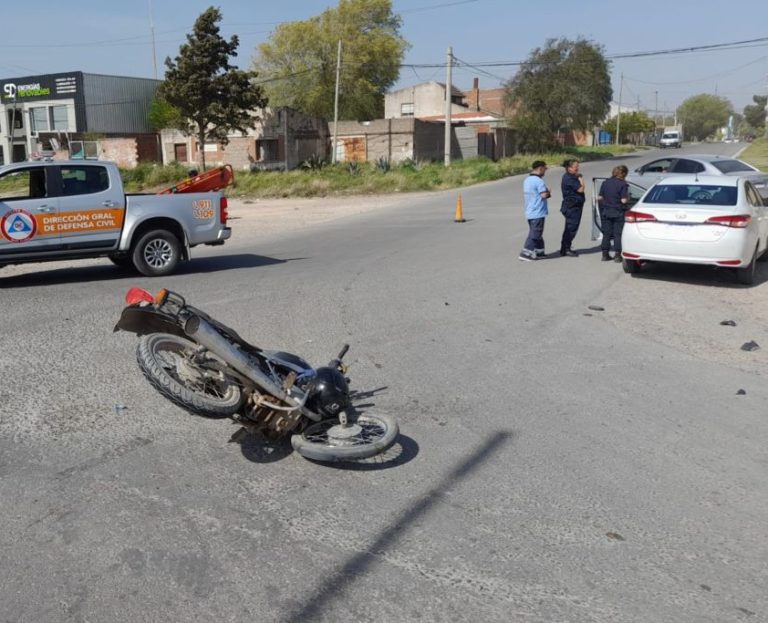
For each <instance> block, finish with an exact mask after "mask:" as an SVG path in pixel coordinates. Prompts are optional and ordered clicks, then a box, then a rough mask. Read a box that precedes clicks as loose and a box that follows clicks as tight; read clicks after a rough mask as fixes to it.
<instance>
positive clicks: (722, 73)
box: [624, 56, 768, 86]
mask: <svg viewBox="0 0 768 623" xmlns="http://www.w3.org/2000/svg"><path fill="white" fill-rule="evenodd" d="M766 58H768V56H761V57H760V58H757V59H755V60H753V61H750V62H749V63H745V64H744V65H739V66H738V67H733V68H731V69H726V70H724V71H721V72H718V73H716V74H712V75H711V76H705V77H704V78H696V79H695V80H674V81H670V82H648V81H646V80H638V79H636V78H628V77H627V76H624V79H625V80H631V81H632V82H637V83H639V84H650V85H654V86H655V85H665V84H694V83H696V82H706V81H707V80H712V79H713V78H720V77H721V76H725V75H728V74H730V73H733V72H734V71H738V70H740V69H744V68H745V67H749V66H751V65H756V64H757V63H760V62H762V61H764V60H765V59H766Z"/></svg>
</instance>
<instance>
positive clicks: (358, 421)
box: [291, 415, 399, 462]
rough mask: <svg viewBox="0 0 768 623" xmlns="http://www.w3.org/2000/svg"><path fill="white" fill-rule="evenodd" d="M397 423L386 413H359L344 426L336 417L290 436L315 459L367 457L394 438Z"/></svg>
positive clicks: (350, 459)
mask: <svg viewBox="0 0 768 623" xmlns="http://www.w3.org/2000/svg"><path fill="white" fill-rule="evenodd" d="M398 432H399V429H398V426H397V422H395V420H394V419H392V418H390V417H388V416H386V415H360V416H358V417H357V418H354V419H350V422H349V424H348V425H347V426H342V425H341V424H339V420H338V419H336V418H333V419H330V420H323V421H322V422H314V423H312V424H310V425H309V426H307V428H306V429H304V431H303V432H302V433H300V434H298V435H294V436H293V437H291V445H292V446H293V449H294V450H296V452H298V453H299V454H301V455H302V456H303V457H306V458H308V459H312V460H315V461H327V462H335V461H353V460H356V459H367V458H369V457H372V456H375V455H377V454H380V453H382V452H384V451H385V450H387V448H389V447H390V446H391V445H392V444H393V443H394V442H395V439H396V438H397V434H398Z"/></svg>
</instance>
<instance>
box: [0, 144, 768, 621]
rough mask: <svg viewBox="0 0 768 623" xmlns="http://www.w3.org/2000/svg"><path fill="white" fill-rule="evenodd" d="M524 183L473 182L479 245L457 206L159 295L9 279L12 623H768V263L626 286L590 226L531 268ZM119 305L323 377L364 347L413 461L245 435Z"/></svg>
mask: <svg viewBox="0 0 768 623" xmlns="http://www.w3.org/2000/svg"><path fill="white" fill-rule="evenodd" d="M738 147H739V146H738V145H714V146H712V145H710V146H706V149H705V148H704V147H703V146H698V147H697V146H693V147H686V148H684V149H683V150H682V151H677V152H675V153H685V152H691V153H693V152H702V151H706V152H712V151H713V150H715V149H716V150H720V151H723V152H724V153H733V152H735V151H736V150H737V149H738ZM654 156H656V154H655V153H653V152H646V153H644V154H642V155H641V156H638V157H626V158H624V159H622V160H620V162H625V163H627V164H628V165H630V167H634V166H635V164H637V165H639V164H641V163H642V162H644V161H647V160H649V159H651V158H652V157H654ZM613 164H614V163H613V162H602V163H592V164H586V165H583V167H582V170H583V172H584V173H585V174H586V175H587V176H594V175H604V174H606V173H608V174H609V172H610V168H611V166H612V165H613ZM559 178H560V170H557V169H554V170H551V171H550V172H549V173H548V176H547V180H548V182H549V183H550V184H551V185H552V186H553V187H554V188H556V189H557V188H559ZM521 185H522V177H515V178H510V179H507V180H503V181H501V182H495V183H490V184H485V185H481V186H477V187H474V188H471V189H467V190H465V191H464V192H463V204H464V214H465V217H466V218H467V222H466V223H464V224H455V223H454V222H453V210H454V205H455V193H439V194H435V195H430V196H426V197H424V196H420V197H418V198H415V199H414V201H413V204H412V205H410V206H409V207H407V208H402V207H400V208H397V209H395V208H392V209H390V208H383V209H380V210H376V211H373V212H369V213H366V214H361V215H355V216H352V217H349V218H345V219H340V220H337V221H333V222H331V223H326V224H321V225H318V226H317V227H314V228H312V229H311V230H303V231H301V232H298V233H294V234H291V233H284V234H280V235H274V236H270V237H268V238H264V237H263V236H262V237H259V236H253V237H249V236H247V235H238V229H237V227H238V222H237V221H234V222H233V227H234V228H235V233H234V236H233V239H232V240H231V242H230V243H228V244H227V245H226V246H225V247H223V248H220V249H208V250H204V251H201V252H199V253H195V259H194V260H193V261H192V262H190V263H189V264H188V265H187V266H185V268H184V269H183V270H182V271H181V272H180V273H179V274H177V275H174V276H172V277H170V278H167V279H163V280H162V283H160V282H158V281H157V280H149V279H145V278H137V277H134V276H130V275H127V274H126V273H124V272H120V271H118V270H116V269H115V268H113V267H112V266H111V265H109V264H108V263H106V262H103V261H101V262H82V263H80V264H77V265H76V267H73V268H60V267H53V268H51V267H46V266H45V265H39V266H36V267H32V268H31V269H27V270H25V271H24V272H23V273H21V274H17V275H14V274H10V275H8V274H6V275H5V276H4V275H3V272H0V317H1V318H2V332H1V333H0V340H1V344H2V348H1V349H0V500H1V501H2V504H1V505H0V522H1V524H2V526H3V529H2V531H0V570H2V573H0V621H3V622H6V621H7V622H14V623H15V622H30V623H45V622H49V621H50V622H61V621H66V622H69V621H72V622H100V621H109V622H123V621H125V622H128V621H131V622H133V621H162V622H168V621H184V622H187V623H191V622H193V621H201V622H203V621H205V622H207V621H214V620H215V621H247V620H249V621H260V622H261V621H327V622H329V623H330V622H334V623H335V622H363V621H371V622H373V621H376V622H379V621H430V622H431V621H441V622H442V621H467V622H477V621H499V622H507V621H523V622H532V623H533V622H554V621H569V622H571V621H573V622H580V623H581V622H611V623H616V622H630V621H632V622H644V623H647V622H654V623H656V622H659V623H660V622H666V621H669V622H673V621H674V622H675V623H682V622H688V621H690V622H697V623H701V622H713V623H714V622H717V623H722V622H725V621H742V620H750V621H758V620H768V590H766V586H768V562H767V561H768V545H766V543H768V539H767V538H766V537H767V536H768V485H767V484H766V478H765V473H766V467H767V466H768V447H767V446H766V443H765V440H766V434H767V433H768V415H766V413H767V412H768V411H767V410H766V406H767V405H768V387H767V386H766V383H765V377H766V373H765V369H766V368H765V363H766V362H768V360H767V359H766V358H765V355H764V354H763V351H762V350H761V351H757V352H755V353H746V352H743V351H740V350H739V346H740V345H741V343H742V341H746V338H747V337H752V338H754V339H756V341H757V342H758V343H760V341H761V339H762V338H763V336H765V339H764V340H763V344H764V346H768V335H766V325H763V324H762V323H761V322H758V321H757V320H756V318H762V316H759V315H755V314H760V313H765V312H762V310H763V309H764V308H765V307H766V306H764V305H762V304H759V305H758V304H757V303H756V301H758V300H762V298H765V297H766V295H765V294H763V290H765V289H766V288H767V286H766V285H765V283H764V281H765V280H766V279H768V271H767V270H766V268H765V266H764V265H763V266H761V268H760V271H761V272H760V278H759V279H758V281H759V284H760V285H758V286H755V287H753V288H741V287H734V286H733V285H732V282H731V280H730V275H728V274H727V273H726V272H725V271H722V272H717V271H702V270H701V269H692V268H691V269H688V268H672V269H659V270H655V271H652V272H651V273H650V274H649V275H648V276H646V277H639V278H631V277H629V276H627V275H624V274H623V273H622V272H621V268H620V267H619V266H618V265H616V264H614V263H602V262H600V261H599V258H600V254H599V252H597V250H596V248H595V245H594V243H592V242H590V241H589V235H588V234H589V229H590V228H589V227H588V223H587V221H586V217H585V221H584V222H583V224H582V230H581V233H580V236H579V239H578V244H577V245H576V246H577V247H579V248H581V249H583V250H585V252H584V253H582V255H581V256H580V257H579V258H559V257H555V258H552V259H547V260H544V261H540V262H536V263H522V262H518V261H517V259H516V257H517V254H518V252H519V250H520V247H521V245H522V242H523V240H524V238H525V234H526V231H527V226H526V224H525V220H524V218H523V216H522V208H521ZM558 201H559V192H555V197H554V198H553V200H552V205H551V213H552V215H551V217H550V219H549V221H548V223H547V228H546V230H545V239H546V241H547V246H548V250H549V251H555V250H556V248H557V246H558V244H557V242H558V241H559V236H560V233H561V231H562V229H561V228H562V217H561V216H560V214H559V213H558V211H557V206H558ZM131 285H141V286H145V287H148V288H150V289H152V290H157V289H159V288H160V287H169V288H171V289H173V290H177V291H179V292H181V293H183V294H184V295H185V296H187V297H188V299H190V300H191V301H192V302H193V303H194V304H195V305H197V306H199V307H202V308H203V309H206V310H207V311H208V312H210V313H211V314H213V315H214V316H216V317H217V318H219V319H220V320H222V321H224V322H226V323H227V324H231V325H232V326H234V327H236V328H237V329H238V330H239V331H240V332H241V334H242V335H243V336H244V337H246V338H247V339H250V340H252V341H253V342H255V343H257V344H259V345H261V346H264V347H275V348H282V349H286V350H290V351H293V352H297V353H299V354H301V355H303V356H305V357H306V358H307V359H309V360H310V361H312V362H314V363H316V364H321V363H324V362H325V360H327V359H329V358H330V357H331V356H333V355H334V354H335V353H336V352H337V350H338V348H339V346H340V345H341V344H342V343H344V342H349V343H351V345H352V349H351V351H350V354H349V361H350V362H351V363H352V367H351V371H350V375H351V377H352V380H353V387H354V388H355V389H356V390H357V391H358V392H359V394H358V396H357V399H358V401H359V402H360V403H363V404H367V405H369V406H367V407H365V408H368V409H371V410H373V409H376V410H379V411H381V412H384V413H388V414H391V415H394V416H395V417H396V418H397V419H398V420H399V422H400V424H401V431H402V436H401V438H400V443H399V444H398V445H397V446H396V447H395V448H393V449H392V450H391V451H390V453H389V454H388V455H387V456H386V457H385V460H382V461H379V462H371V463H365V464H360V465H357V466H345V467H344V468H339V467H328V466H324V465H320V464H315V463H312V462H309V461H307V460H305V459H303V458H301V457H300V456H298V455H296V454H295V453H292V452H291V450H290V444H285V445H277V446H273V447H270V446H265V445H264V444H262V443H258V442H254V441H247V442H245V443H242V444H237V443H228V440H229V437H230V435H231V434H232V433H233V432H234V431H235V430H236V429H235V427H234V426H233V425H232V424H231V423H230V422H228V421H226V420H224V421H222V420H206V419H203V418H199V417H193V416H190V415H188V414H186V413H184V412H182V411H181V410H179V409H177V408H176V407H174V406H173V405H171V404H170V403H168V402H167V401H165V400H164V399H163V398H162V397H161V396H160V395H159V394H157V393H156V392H155V391H154V390H153V389H152V388H151V387H150V386H149V384H148V383H147V382H146V381H145V380H144V379H143V377H142V376H141V374H140V372H139V370H138V368H137V365H136V362H135V356H134V350H135V346H136V339H135V337H134V336H132V335H127V334H122V333H118V334H113V333H112V326H113V324H114V322H115V320H116V319H117V316H118V314H119V311H120V309H121V304H122V295H123V293H124V292H125V290H126V289H127V288H128V287H129V286H131ZM761 297H762V298H761ZM767 300H768V299H767ZM590 305H597V306H601V307H604V310H603V311H597V310H591V309H589V308H588V306H590ZM750 306H752V307H750ZM750 309H754V310H756V311H755V314H752V313H751V312H747V311H745V310H750ZM758 310H759V311H758ZM724 318H733V319H736V320H737V321H738V326H737V327H735V328H732V327H722V326H720V325H719V322H720V321H721V320H723V319H724ZM729 332H730V333H729ZM731 347H732V349H731ZM738 389H746V391H747V393H746V395H742V396H737V395H736V391H737V390H738ZM121 407H124V408H121Z"/></svg>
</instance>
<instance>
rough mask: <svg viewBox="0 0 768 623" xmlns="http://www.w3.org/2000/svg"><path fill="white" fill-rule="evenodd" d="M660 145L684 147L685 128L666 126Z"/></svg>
mask: <svg viewBox="0 0 768 623" xmlns="http://www.w3.org/2000/svg"><path fill="white" fill-rule="evenodd" d="M659 145H660V146H661V147H662V148H664V147H682V146H683V130H682V128H680V127H672V128H664V134H662V135H661V140H660V141H659Z"/></svg>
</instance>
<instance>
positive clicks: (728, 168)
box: [712, 160, 755, 174]
mask: <svg viewBox="0 0 768 623" xmlns="http://www.w3.org/2000/svg"><path fill="white" fill-rule="evenodd" d="M712 166H713V167H715V168H716V169H717V170H718V171H720V173H726V174H727V173H735V172H736V171H754V170H755V169H754V168H752V167H751V166H749V165H748V164H747V163H746V162H742V161H741V160H716V161H714V162H712Z"/></svg>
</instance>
